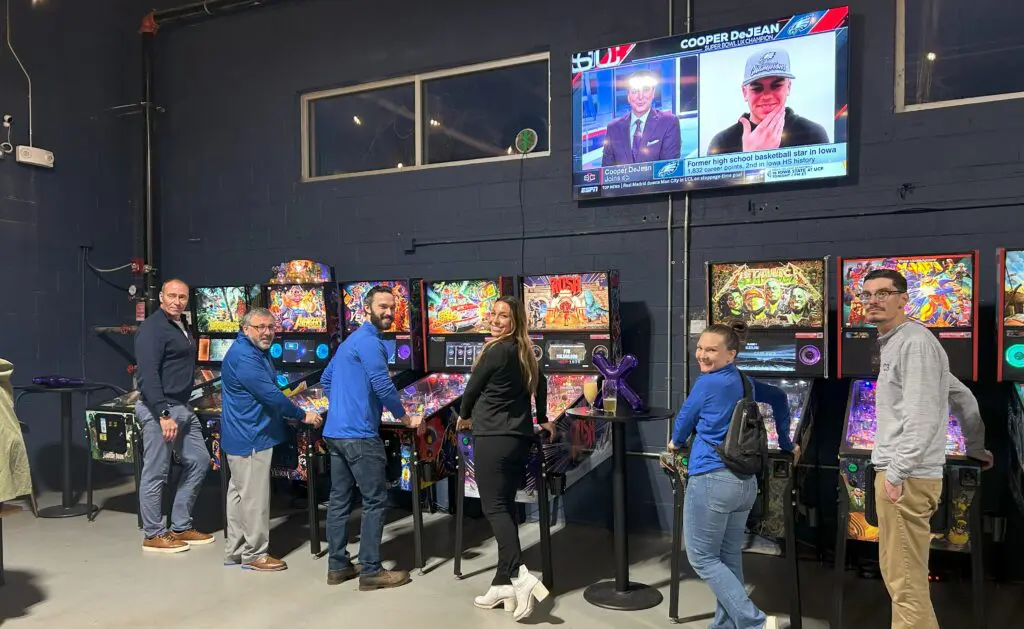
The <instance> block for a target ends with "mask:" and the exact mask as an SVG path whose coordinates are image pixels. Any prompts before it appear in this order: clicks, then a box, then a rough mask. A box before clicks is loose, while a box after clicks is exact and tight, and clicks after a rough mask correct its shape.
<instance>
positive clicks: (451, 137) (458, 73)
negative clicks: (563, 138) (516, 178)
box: [302, 53, 551, 180]
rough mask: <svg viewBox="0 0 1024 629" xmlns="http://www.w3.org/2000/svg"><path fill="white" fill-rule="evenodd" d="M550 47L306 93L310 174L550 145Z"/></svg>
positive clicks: (417, 164) (499, 155)
mask: <svg viewBox="0 0 1024 629" xmlns="http://www.w3.org/2000/svg"><path fill="white" fill-rule="evenodd" d="M550 83H551V81H550V68H549V55H548V53H541V54H537V55H530V56H527V57H518V58H515V59H508V60H504V61H496V62H491V63H483V64H478V65H474V66H466V67H463V68H455V69H451V70H442V71H438V72H431V73H428V74H418V75H414V76H410V77H403V78H399V79H394V80H390V81H382V82H379V83H372V84H367V85H359V86H355V87H349V88H341V89H336V90H327V91H323V92H317V93H313V94H306V95H304V96H303V97H302V124H303V129H302V132H303V133H302V137H303V147H302V151H303V179H305V180H315V179H327V178H340V177H351V176H357V175H364V174H370V173H380V172H392V171H395V170H398V169H408V168H433V167H439V166H448V165H456V164H467V163H478V162H482V161H494V160H505V159H517V158H519V155H516V154H515V151H514V149H513V145H514V143H515V138H516V135H517V134H518V133H519V132H520V131H522V130H523V129H533V130H534V131H535V132H536V133H537V147H536V148H535V149H534V151H533V152H532V153H530V155H529V156H530V157H535V156H546V155H548V154H549V153H550V144H549V141H550V131H551V129H550V105H549V101H550V91H549V90H550Z"/></svg>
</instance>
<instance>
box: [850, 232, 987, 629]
mask: <svg viewBox="0 0 1024 629" xmlns="http://www.w3.org/2000/svg"><path fill="white" fill-rule="evenodd" d="M977 263H978V254H977V252H966V253H953V254H942V255H915V256H891V257H874V258H845V259H839V260H838V266H837V270H838V288H839V295H840V304H839V307H840V309H841V312H840V316H841V321H840V324H841V325H840V326H839V331H838V336H839V339H838V341H839V343H838V355H839V359H838V361H837V363H838V374H839V377H840V378H843V377H846V378H851V386H850V396H849V399H848V402H847V408H846V416H845V420H844V425H843V432H842V435H843V436H842V441H841V443H840V447H839V477H840V486H839V496H840V498H839V517H838V520H839V522H838V531H837V540H836V559H835V572H836V574H835V584H834V594H833V611H832V616H833V617H832V621H831V625H832V627H833V628H835V629H841V627H842V606H843V591H844V582H845V578H844V577H845V571H846V564H847V552H848V549H849V542H850V541H853V542H855V543H863V542H868V543H877V542H878V520H877V513H876V511H875V501H874V469H873V467H872V466H871V465H870V463H871V452H872V451H873V449H874V446H875V434H876V430H877V416H876V410H875V409H876V407H875V380H876V378H877V375H878V370H879V363H880V354H879V350H878V340H877V338H878V332H877V330H876V329H875V328H874V326H872V325H871V324H870V323H868V322H867V319H866V313H865V306H866V304H864V303H862V301H861V299H860V297H859V295H860V293H861V291H862V290H863V281H864V278H865V277H866V276H867V274H868V273H870V272H871V271H873V270H876V269H891V270H896V271H899V272H900V273H901V274H902V275H903V276H904V277H905V278H906V280H907V292H908V297H909V301H908V303H907V307H906V312H907V317H908V319H911V320H914V321H917V322H919V323H921V324H923V325H924V326H926V327H927V328H929V329H930V330H931V331H932V333H933V334H934V335H935V337H936V338H937V339H938V341H939V343H940V344H941V345H942V347H943V349H944V350H945V351H946V354H947V355H948V357H949V370H950V372H951V374H952V375H953V376H954V377H956V378H959V379H961V380H977V376H978V345H977V339H978V322H977V317H976V313H977V310H978V295H977V284H976V282H977V273H976V270H977ZM980 492H981V468H980V465H979V464H978V463H977V462H974V461H972V460H970V459H968V458H967V457H966V447H965V444H964V438H963V434H962V433H961V430H960V425H959V421H958V419H957V417H956V416H955V415H954V414H953V413H951V414H950V417H949V423H948V427H947V432H946V465H945V469H944V477H943V488H942V494H941V495H940V498H939V505H938V509H937V511H936V512H935V515H934V516H933V517H932V520H931V529H932V545H931V547H932V550H933V551H934V550H939V551H952V552H960V553H968V554H969V555H970V562H971V580H972V592H973V605H974V614H975V620H976V621H977V623H978V626H980V627H984V626H985V614H984V571H983V561H982V535H983V528H982V514H981V497H980Z"/></svg>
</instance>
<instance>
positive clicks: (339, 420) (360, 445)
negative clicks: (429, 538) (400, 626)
mask: <svg viewBox="0 0 1024 629" xmlns="http://www.w3.org/2000/svg"><path fill="white" fill-rule="evenodd" d="M363 308H364V311H365V313H366V318H367V321H365V322H364V323H363V325H362V326H360V327H359V329H357V330H356V331H355V332H353V333H352V334H351V335H350V336H349V337H348V338H347V339H345V342H344V343H342V344H341V347H339V348H338V351H337V352H336V353H335V354H334V358H332V359H331V362H330V364H328V365H327V369H325V370H324V374H323V376H321V378H320V383H321V384H322V385H323V388H324V393H325V394H326V395H327V398H328V401H329V403H330V410H329V411H328V413H327V423H326V425H325V426H324V439H325V441H326V442H327V449H328V451H329V452H330V454H331V497H330V502H329V504H328V507H327V546H328V555H329V560H328V564H327V583H328V584H330V585H337V584H339V583H344V582H345V581H348V580H350V579H354V578H355V577H356V576H358V577H359V589H360V590H362V591H368V590H379V589H383V588H392V587H398V586H400V585H405V584H406V583H408V582H409V573H408V572H407V571H405V570H394V571H392V570H385V569H384V568H383V567H381V563H380V541H381V536H382V535H383V534H384V513H385V508H386V506H387V478H386V476H385V468H386V461H387V458H386V455H385V453H384V442H383V441H382V440H381V438H380V434H379V432H378V431H379V429H380V417H381V412H382V410H383V409H384V408H385V407H386V408H387V409H388V410H389V411H391V414H392V415H394V416H395V417H397V418H399V421H401V422H402V423H403V424H405V425H406V426H407V427H409V428H417V429H418V428H419V427H420V425H421V422H422V418H421V417H418V416H416V417H412V416H410V415H409V414H408V413H407V412H406V411H405V407H404V406H403V405H402V399H401V398H400V397H399V396H398V390H397V389H395V385H394V383H393V382H391V375H390V374H389V373H388V356H387V350H386V349H385V348H384V343H383V342H382V341H381V339H380V333H381V332H382V331H384V330H388V329H390V328H391V324H392V323H393V322H394V320H395V296H394V295H393V294H392V293H391V290H390V289H388V288H387V287H384V286H375V287H373V288H371V289H370V290H369V291H367V293H366V296H365V297H364V298H363ZM357 486H358V487H359V492H360V493H361V494H362V496H363V511H362V524H361V532H360V536H359V563H360V564H361V568H360V569H359V570H358V571H357V569H356V567H355V566H353V565H352V560H351V557H350V555H349V553H348V548H347V546H348V518H349V515H350V514H351V512H352V498H353V495H354V490H355V488H356V487H357Z"/></svg>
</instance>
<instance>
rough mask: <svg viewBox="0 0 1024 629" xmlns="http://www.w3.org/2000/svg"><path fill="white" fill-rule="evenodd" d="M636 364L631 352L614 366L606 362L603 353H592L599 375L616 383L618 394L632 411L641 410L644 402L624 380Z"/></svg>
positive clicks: (636, 361) (606, 359) (637, 362)
mask: <svg viewBox="0 0 1024 629" xmlns="http://www.w3.org/2000/svg"><path fill="white" fill-rule="evenodd" d="M638 364H639V361H638V360H637V359H636V356H634V355H633V354H626V355H625V356H623V357H622V358H621V359H620V360H619V362H618V364H616V365H615V366H614V367H613V366H612V364H611V363H610V362H608V358H607V357H606V356H605V355H604V354H594V366H595V367H597V370H598V371H600V372H601V375H602V376H604V378H605V380H612V381H615V382H617V383H618V391H619V395H620V396H621V397H623V398H625V400H626V401H627V402H629V406H630V407H631V408H632V409H633V410H634V411H642V410H643V409H644V402H643V400H641V399H640V396H639V395H637V394H636V391H634V390H633V388H632V387H631V386H629V383H628V382H626V376H628V375H629V372H631V371H633V369H635V368H636V366H637V365H638Z"/></svg>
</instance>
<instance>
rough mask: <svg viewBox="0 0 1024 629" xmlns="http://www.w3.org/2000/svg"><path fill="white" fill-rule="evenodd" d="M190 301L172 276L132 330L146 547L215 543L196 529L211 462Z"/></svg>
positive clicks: (178, 548)
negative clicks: (195, 510)
mask: <svg viewBox="0 0 1024 629" xmlns="http://www.w3.org/2000/svg"><path fill="white" fill-rule="evenodd" d="M187 306H188V286H187V285H186V284H185V282H182V281H181V280H167V281H166V282H164V285H163V287H161V289H160V309H159V310H157V311H156V312H154V313H153V314H151V315H149V317H147V318H146V320H145V321H143V322H142V323H141V324H140V325H139V331H138V332H137V333H136V335H135V359H136V361H137V362H138V372H137V373H136V376H137V378H138V381H139V389H140V391H141V392H142V397H141V398H140V399H139V401H138V402H137V403H136V404H135V415H136V417H137V418H138V420H139V424H140V425H141V427H142V444H143V462H142V482H141V483H140V486H139V504H140V509H141V511H142V531H143V533H144V534H145V535H146V539H145V540H144V541H143V542H142V550H144V551H149V552H158V553H180V552H183V551H186V550H188V549H189V548H190V547H191V546H195V545H203V544H211V543H213V536H212V535H209V534H207V533H200V532H199V531H197V530H195V529H194V528H192V506H193V505H194V504H195V501H196V497H197V496H198V495H199V488H200V487H201V486H202V484H203V479H204V478H206V470H207V469H209V467H210V453H209V451H208V450H207V449H206V442H205V441H204V440H203V429H202V426H201V425H200V423H199V418H198V417H196V415H195V413H193V412H192V409H191V408H190V407H189V399H188V398H189V394H190V393H191V392H192V388H193V387H194V386H195V370H196V346H195V342H194V339H193V338H192V335H191V334H189V332H188V328H187V327H186V326H185V324H184V323H183V322H182V319H181V315H182V313H184V312H185V308H186V307H187ZM174 450H177V451H178V453H179V454H180V455H181V460H182V463H183V467H184V471H183V473H182V475H181V478H180V480H179V481H178V491H177V493H176V494H175V496H174V507H173V509H172V510H171V530H170V531H168V530H167V528H166V527H165V526H164V522H163V513H162V509H161V504H162V503H163V490H164V484H165V483H166V482H167V474H168V472H169V471H170V467H171V454H172V452H173V451H174Z"/></svg>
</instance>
